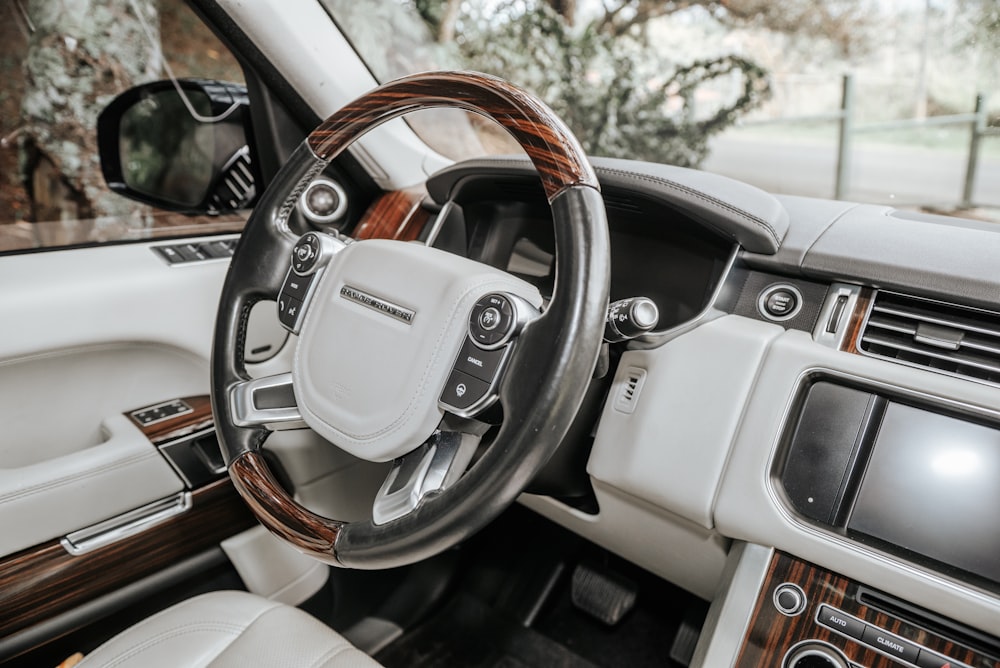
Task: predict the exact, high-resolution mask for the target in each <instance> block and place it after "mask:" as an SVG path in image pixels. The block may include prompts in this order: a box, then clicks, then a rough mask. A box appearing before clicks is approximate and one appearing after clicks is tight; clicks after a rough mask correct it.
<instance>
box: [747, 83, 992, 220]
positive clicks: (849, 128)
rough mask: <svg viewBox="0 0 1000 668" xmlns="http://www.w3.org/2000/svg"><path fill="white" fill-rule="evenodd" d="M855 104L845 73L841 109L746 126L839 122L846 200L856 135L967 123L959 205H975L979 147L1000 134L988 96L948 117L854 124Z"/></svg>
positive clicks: (840, 186)
mask: <svg viewBox="0 0 1000 668" xmlns="http://www.w3.org/2000/svg"><path fill="white" fill-rule="evenodd" d="M855 117H856V105H855V98H854V77H853V76H852V75H850V74H847V75H844V77H843V81H842V88H841V96H840V109H839V110H838V111H832V112H828V113H822V114H807V115H801V116H784V117H778V118H769V119H760V120H751V121H745V122H744V123H743V125H744V126H753V125H779V124H812V123H835V124H836V125H837V161H836V174H835V177H834V197H835V198H836V199H845V196H846V194H847V191H848V189H849V188H850V183H851V156H852V148H853V144H854V137H855V135H859V134H864V133H872V132H886V131H894V130H913V129H924V128H930V127H941V126H963V125H965V126H968V127H969V145H968V161H967V162H966V169H965V180H964V181H963V186H962V194H961V199H960V200H959V202H960V206H961V207H963V208H970V207H972V206H974V204H975V197H974V194H975V193H974V189H975V183H976V170H977V169H978V166H979V156H980V147H981V145H982V141H983V139H984V138H986V137H1000V128H995V127H994V128H991V127H988V125H987V120H988V119H987V110H986V98H985V96H984V95H983V94H982V93H979V94H978V95H976V102H975V105H974V110H973V112H972V113H968V114H951V115H948V116H929V117H927V118H907V119H902V120H896V121H886V122H879V123H864V124H857V123H855Z"/></svg>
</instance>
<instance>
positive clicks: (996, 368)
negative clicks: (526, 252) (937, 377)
mask: <svg viewBox="0 0 1000 668" xmlns="http://www.w3.org/2000/svg"><path fill="white" fill-rule="evenodd" d="M862 341H864V342H867V343H874V344H876V345H879V346H886V347H890V348H896V349H898V350H905V351H906V352H909V353H916V354H918V355H924V356H926V357H933V358H934V359H936V360H941V361H944V362H953V363H955V364H959V365H964V366H971V367H974V368H976V369H982V370H983V371H990V372H993V373H1000V361H997V362H996V363H990V362H989V361H988V360H978V359H973V358H970V357H969V356H968V355H966V354H962V353H959V352H954V353H951V352H947V351H938V350H932V349H928V348H925V347H923V346H920V345H915V344H908V343H904V342H901V341H897V340H893V339H889V338H887V337H882V336H878V335H877V334H866V335H865V336H864V338H863V339H862ZM927 366H930V365H927Z"/></svg>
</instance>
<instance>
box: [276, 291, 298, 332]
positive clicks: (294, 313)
mask: <svg viewBox="0 0 1000 668" xmlns="http://www.w3.org/2000/svg"><path fill="white" fill-rule="evenodd" d="M301 316H302V301H301V300H298V299H296V298H295V297H289V296H288V295H286V294H281V295H279V296H278V320H279V321H280V322H281V324H282V325H284V326H285V327H287V328H288V329H290V330H292V331H297V329H298V328H297V327H296V325H297V324H298V322H299V319H300V318H301Z"/></svg>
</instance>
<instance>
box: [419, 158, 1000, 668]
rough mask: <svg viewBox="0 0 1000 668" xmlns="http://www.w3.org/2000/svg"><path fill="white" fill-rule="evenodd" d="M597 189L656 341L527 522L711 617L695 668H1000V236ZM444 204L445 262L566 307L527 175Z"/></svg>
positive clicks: (436, 230)
mask: <svg viewBox="0 0 1000 668" xmlns="http://www.w3.org/2000/svg"><path fill="white" fill-rule="evenodd" d="M594 166H595V169H596V172H597V175H598V178H599V179H600V181H601V184H602V191H603V194H604V197H605V202H606V206H607V210H608V221H609V228H610V232H611V245H612V258H611V259H612V263H611V264H612V276H611V298H612V300H616V299H623V298H628V297H635V296H644V297H648V298H649V299H651V300H653V301H654V302H655V303H656V305H657V307H658V309H659V311H660V314H661V318H660V322H659V324H658V326H657V327H656V328H655V329H654V330H653V331H651V332H649V333H647V334H644V335H641V336H638V337H636V338H634V339H632V340H630V341H627V342H623V343H612V344H611V345H610V346H609V350H608V351H607V353H608V354H607V357H608V360H607V361H608V364H607V368H606V369H603V370H602V369H600V368H599V369H598V371H597V372H595V379H594V381H593V383H592V388H591V394H590V395H588V401H585V402H584V407H583V409H581V413H580V415H579V416H578V418H577V423H578V424H577V425H576V426H575V427H574V428H573V429H572V430H571V432H570V435H569V436H568V437H567V439H566V441H565V442H564V443H563V445H562V446H561V448H560V451H559V453H557V456H556V457H555V458H554V460H553V462H552V463H551V464H550V466H549V467H548V469H547V470H546V471H543V474H542V475H541V476H539V480H536V481H535V484H534V485H533V486H532V487H531V488H529V492H531V493H529V494H526V495H524V496H523V497H522V499H521V502H522V503H523V504H525V505H527V506H529V507H531V508H533V509H535V510H536V511H538V512H540V513H541V514H543V515H545V516H547V517H549V518H550V519H553V520H555V521H556V522H559V523H560V524H562V525H564V526H567V527H569V528H570V529H572V530H574V531H576V532H577V533H580V534H582V535H584V536H586V537H588V538H590V539H591V540H594V541H595V542H598V543H600V544H602V545H605V546H606V547H608V548H609V549H611V550H612V551H615V552H617V553H619V554H621V555H622V556H625V557H626V558H628V559H630V560H632V561H634V562H636V563H638V564H639V565H641V566H643V567H645V568H647V569H649V570H652V571H653V572H656V573H658V574H660V575H661V576H663V577H665V578H667V579H669V580H671V581H672V582H675V583H677V584H679V585H681V586H683V587H685V588H687V589H689V590H690V591H692V592H694V593H695V594H698V595H699V596H702V597H703V598H705V599H708V600H711V601H713V604H712V612H711V613H710V615H709V620H708V623H707V625H706V629H705V632H704V633H703V637H702V641H701V642H700V644H699V648H698V650H697V652H696V655H695V656H696V664H699V662H700V665H706V666H715V665H739V666H744V665H746V666H751V665H782V666H789V667H792V668H804V667H806V666H828V665H829V666H842V667H843V668H846V667H847V666H858V665H863V666H896V665H904V666H944V665H952V666H973V667H975V668H979V667H986V666H990V667H994V668H995V667H996V666H998V665H1000V639H998V636H1000V513H998V512H997V510H998V509H1000V411H998V408H1000V385H998V383H1000V313H998V312H997V311H998V310H1000V272H997V271H996V269H995V266H996V265H995V258H996V257H1000V229H996V228H995V226H994V227H991V226H990V225H989V224H987V223H976V222H972V221H959V220H955V219H950V218H943V217H935V216H921V215H918V214H910V213H905V212H899V211H896V210H893V209H891V208H888V207H876V206H865V205H854V204H849V203H843V202H828V201H821V200H812V199H807V198H800V197H775V196H772V195H769V194H767V193H764V192H761V191H757V190H756V189H753V188H751V187H749V186H746V185H745V184H741V183H737V182H734V181H730V180H729V179H725V178H723V177H718V176H714V175H711V174H705V173H701V172H692V171H690V170H683V169H680V168H673V167H667V166H663V165H650V164H645V163H632V162H626V161H617V160H602V159H596V160H595V161H594ZM428 192H429V194H430V195H431V197H432V198H433V200H434V201H435V202H436V203H437V204H438V205H440V206H441V212H440V214H439V215H438V217H437V220H436V222H435V223H434V224H433V226H432V230H431V235H432V241H433V242H434V244H435V245H436V246H438V247H440V248H444V249H446V250H449V251H452V252H456V253H460V254H464V255H467V256H469V257H472V258H474V259H478V260H480V261H484V262H486V263H488V264H492V265H493V266H497V267H499V268H501V269H505V270H508V271H510V272H512V273H515V274H517V275H519V276H521V277H522V278H525V279H526V280H528V281H529V282H531V283H533V284H534V285H535V286H536V287H538V288H539V290H540V291H541V292H542V294H543V295H546V294H549V293H550V291H551V285H552V281H553V280H554V277H555V273H556V272H555V269H556V267H555V264H556V262H557V260H556V259H555V250H554V240H553V233H552V225H551V217H550V215H549V212H548V207H547V204H546V201H545V199H544V196H543V195H542V191H541V188H540V187H539V186H538V185H537V179H536V177H534V174H533V171H532V169H531V167H530V164H529V163H528V162H527V161H526V160H518V159H515V158H502V159H484V160H477V161H469V162H465V163H460V164H459V165H456V166H454V167H451V168H448V169H446V170H444V171H443V172H440V173H438V174H437V175H436V176H434V177H432V178H431V180H430V181H429V182H428ZM599 367H600V364H599ZM602 371H603V372H604V373H602ZM842 624H843V625H846V626H847V627H849V628H847V629H846V630H845V627H844V626H842Z"/></svg>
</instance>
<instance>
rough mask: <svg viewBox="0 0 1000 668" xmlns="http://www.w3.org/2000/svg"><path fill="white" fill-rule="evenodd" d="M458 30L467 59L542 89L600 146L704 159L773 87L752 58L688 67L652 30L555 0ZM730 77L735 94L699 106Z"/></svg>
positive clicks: (469, 18)
mask: <svg viewBox="0 0 1000 668" xmlns="http://www.w3.org/2000/svg"><path fill="white" fill-rule="evenodd" d="M425 11H426V8H425ZM428 15H429V14H424V16H425V17H426V16H428ZM458 35H459V37H458V39H457V40H456V41H457V46H458V48H459V50H460V51H461V55H462V57H463V60H464V61H465V63H466V66H469V67H471V68H473V69H478V70H482V71H486V72H491V73H495V74H498V75H500V76H502V77H505V78H509V79H511V80H513V81H516V82H517V83H518V84H519V85H522V86H525V87H526V88H528V89H530V90H532V91H534V92H535V93H536V94H538V95H539V96H540V97H541V98H542V99H544V100H546V101H547V102H548V104H549V105H550V106H551V107H552V108H553V109H554V111H555V112H556V113H557V114H559V115H560V116H561V117H562V118H563V119H564V120H565V121H566V123H567V124H568V125H569V126H570V129H572V130H573V132H574V133H575V134H576V135H577V137H578V138H579V139H580V141H581V143H582V144H583V146H584V148H585V149H586V150H587V152H588V153H591V154H593V155H604V156H611V157H628V158H635V159H643V160H650V161H656V162H667V163H673V164H677V165H685V166H694V165H697V164H699V163H700V162H701V161H702V160H703V159H704V157H705V155H706V153H707V143H708V139H709V137H710V136H711V135H712V134H714V133H717V132H719V131H721V130H722V129H724V128H725V127H727V126H729V125H731V124H732V123H733V122H735V120H736V119H737V118H738V117H739V116H740V115H741V114H743V113H745V112H746V111H748V110H750V109H752V108H753V107H755V106H756V105H758V104H760V103H761V102H762V101H763V100H764V99H766V98H767V96H768V95H769V92H770V89H769V86H768V81H767V75H766V73H765V72H764V70H763V69H761V68H760V67H758V66H757V65H755V64H754V63H752V62H750V61H748V60H746V59H743V58H738V57H735V56H725V57H722V58H717V59H713V60H707V61H699V62H695V63H691V64H687V65H684V66H681V67H678V66H676V65H672V64H671V63H669V62H666V61H665V60H664V58H663V56H662V55H661V53H660V52H659V51H658V50H657V49H655V48H653V47H652V46H651V45H650V44H649V42H648V40H647V38H646V37H645V34H644V33H642V32H636V33H633V34H629V35H617V36H614V35H612V34H610V33H609V32H608V31H607V30H602V29H601V23H600V21H592V22H590V23H589V24H586V25H583V26H577V27H575V28H573V27H571V26H570V25H569V24H568V22H567V21H566V19H565V18H564V17H563V16H562V15H560V14H559V13H557V12H556V11H555V10H553V9H552V7H551V6H550V5H549V4H548V3H545V2H523V1H518V0H508V1H507V2H504V3H501V4H499V5H494V6H492V7H491V8H490V10H489V12H488V13H485V12H484V13H480V14H476V13H473V12H471V11H467V12H466V14H465V15H463V17H462V22H461V26H460V29H459V31H458ZM664 73H667V74H664ZM729 77H733V78H736V79H738V84H737V85H736V88H738V90H739V91H740V92H739V93H737V94H736V95H734V96H733V95H730V97H734V98H735V99H732V100H728V101H726V102H723V103H721V104H720V103H713V105H712V108H709V109H706V110H705V111H704V112H702V110H696V109H695V108H694V103H695V100H697V99H698V97H699V92H700V91H701V90H702V89H703V88H705V87H706V86H707V85H708V84H709V83H710V82H712V81H713V80H726V79H728V78H729ZM732 83H733V82H730V84H731V85H730V87H732Z"/></svg>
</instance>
